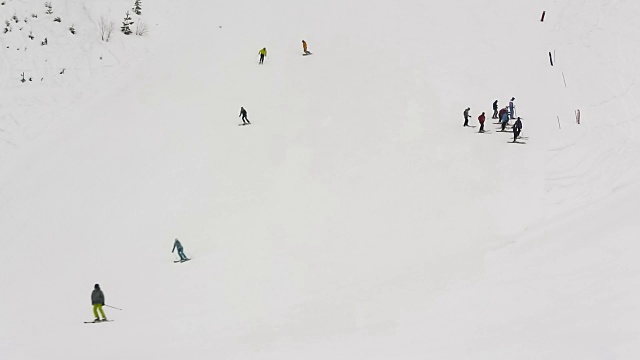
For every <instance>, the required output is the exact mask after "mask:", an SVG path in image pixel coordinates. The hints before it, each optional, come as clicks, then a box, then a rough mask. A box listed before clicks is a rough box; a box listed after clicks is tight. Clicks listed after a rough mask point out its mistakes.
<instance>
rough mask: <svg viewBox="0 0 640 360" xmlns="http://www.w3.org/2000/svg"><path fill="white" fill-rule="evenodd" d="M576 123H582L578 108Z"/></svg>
mask: <svg viewBox="0 0 640 360" xmlns="http://www.w3.org/2000/svg"><path fill="white" fill-rule="evenodd" d="M576 124H578V125H580V109H578V110H576Z"/></svg>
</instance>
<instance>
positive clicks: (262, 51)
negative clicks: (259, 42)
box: [258, 47, 267, 64]
mask: <svg viewBox="0 0 640 360" xmlns="http://www.w3.org/2000/svg"><path fill="white" fill-rule="evenodd" d="M258 54H259V55H260V64H262V63H263V62H264V58H265V57H266V56H267V48H266V47H265V48H262V50H260V51H258Z"/></svg>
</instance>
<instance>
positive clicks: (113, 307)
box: [104, 304, 122, 310]
mask: <svg viewBox="0 0 640 360" xmlns="http://www.w3.org/2000/svg"><path fill="white" fill-rule="evenodd" d="M104 306H107V307H110V308H112V309H116V310H122V309H120V308H117V307H115V306H111V305H107V304H104Z"/></svg>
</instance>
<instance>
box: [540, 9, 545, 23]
mask: <svg viewBox="0 0 640 360" xmlns="http://www.w3.org/2000/svg"><path fill="white" fill-rule="evenodd" d="M545 13H546V11H543V12H542V17H541V18H540V22H543V21H544V14H545Z"/></svg>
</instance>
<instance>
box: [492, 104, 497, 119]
mask: <svg viewBox="0 0 640 360" xmlns="http://www.w3.org/2000/svg"><path fill="white" fill-rule="evenodd" d="M491 118H492V119H498V100H496V101H494V102H493V115H492V116H491Z"/></svg>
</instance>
